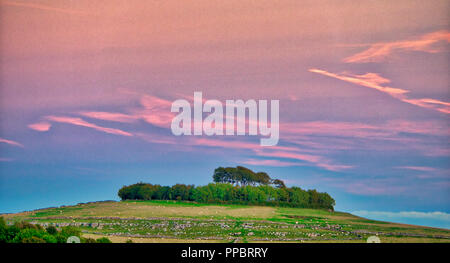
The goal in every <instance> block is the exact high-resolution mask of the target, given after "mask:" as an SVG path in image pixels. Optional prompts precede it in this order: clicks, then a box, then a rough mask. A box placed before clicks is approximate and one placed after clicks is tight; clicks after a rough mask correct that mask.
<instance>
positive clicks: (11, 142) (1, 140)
mask: <svg viewBox="0 0 450 263" xmlns="http://www.w3.org/2000/svg"><path fill="white" fill-rule="evenodd" d="M0 142H2V143H6V144H9V145H12V146H17V147H22V148H23V147H24V146H23V144H21V143H19V142H16V141H12V140H7V139H3V138H0Z"/></svg>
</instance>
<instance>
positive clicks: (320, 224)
mask: <svg viewBox="0 0 450 263" xmlns="http://www.w3.org/2000/svg"><path fill="white" fill-rule="evenodd" d="M3 217H4V218H5V219H6V220H7V222H8V223H9V224H11V223H13V222H15V221H20V220H26V221H30V222H33V223H39V224H42V225H44V226H46V225H56V226H57V227H61V226H65V225H73V226H76V227H78V228H80V229H81V230H82V232H83V233H84V235H85V236H96V237H97V236H98V237H100V236H107V237H108V238H110V239H111V240H112V241H113V242H126V241H127V240H128V239H132V240H133V242H150V243H151V242H366V239H367V237H369V236H371V235H378V236H379V237H380V239H381V241H382V242H386V243H390V242H401V243H405V242H406V243H407V242H415V243H422V242H450V230H446V229H438V228H430V227H421V226H412V225H405V224H397V223H390V222H381V221H375V220H369V219H365V218H361V217H357V216H354V215H352V214H349V213H342V212H330V211H327V210H316V209H301V208H284V207H266V206H244V205H233V204H226V205H214V204H198V203H192V202H177V201H123V202H114V201H109V202H95V203H86V204H78V205H75V206H64V207H54V208H47V209H40V210H35V211H30V212H23V213H17V214H6V215H3Z"/></svg>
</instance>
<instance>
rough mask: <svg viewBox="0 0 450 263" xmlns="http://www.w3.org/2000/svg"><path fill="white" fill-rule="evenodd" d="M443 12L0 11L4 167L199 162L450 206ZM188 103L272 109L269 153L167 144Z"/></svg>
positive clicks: (162, 4) (242, 144)
mask: <svg viewBox="0 0 450 263" xmlns="http://www.w3.org/2000/svg"><path fill="white" fill-rule="evenodd" d="M449 10H450V4H449V2H448V1H434V0H433V1H426V2H424V1H413V0H408V1H364V2H361V3H359V4H357V5H355V2H354V1H322V0H319V1H294V0H291V1H266V0H263V1H245V0H244V1H243V0H231V1H219V0H201V1H190V0H188V1H178V0H177V1H175V0H168V1H137V0H131V1H119V0H112V1H90V0H81V1H19V0H1V1H0V12H1V14H0V24H1V26H2V27H1V36H2V38H1V44H0V55H1V57H2V63H1V68H0V80H1V86H0V109H1V118H0V147H2V150H3V149H4V150H3V151H2V152H0V160H3V161H2V162H1V163H0V165H4V164H5V165H6V164H11V163H12V164H14V163H15V162H16V163H17V162H20V161H21V160H22V161H23V162H25V163H26V162H27V161H29V162H30V163H40V162H44V160H48V159H52V158H64V156H66V154H67V156H69V155H70V154H73V156H75V157H73V156H72V155H70V156H72V157H70V158H73V159H69V157H67V158H68V159H67V160H66V159H64V160H63V161H62V163H66V162H67V163H71V162H78V161H79V162H81V160H82V159H83V158H85V156H90V155H89V153H90V152H97V151H99V152H100V154H99V155H101V158H100V157H98V155H97V157H98V158H100V159H102V160H104V161H105V162H107V163H109V164H111V165H113V164H114V163H116V162H121V161H123V160H133V159H139V160H146V161H148V163H146V164H147V165H149V168H148V169H152V168H153V167H154V166H153V165H158V164H159V163H160V162H157V161H155V160H156V159H157V158H159V157H160V156H166V157H165V158H164V159H163V161H171V162H173V163H172V165H167V167H169V168H174V167H176V164H177V163H179V162H183V161H184V160H189V161H191V162H192V163H196V164H191V165H192V166H193V167H194V166H195V167H204V169H207V168H208V169H209V168H210V167H209V166H207V165H206V164H202V163H197V162H199V160H204V159H206V158H210V157H211V158H212V157H214V158H215V160H217V161H218V162H219V161H220V162H223V163H231V164H235V165H239V164H245V165H249V166H252V167H254V168H255V169H259V170H262V169H284V170H275V171H278V172H280V173H281V174H283V176H285V179H288V180H292V181H295V180H297V179H299V178H296V177H299V176H303V177H302V178H300V179H304V180H305V181H307V182H314V183H311V184H312V186H314V187H320V186H323V187H330V188H331V189H335V190H336V191H341V192H344V193H348V194H356V195H364V193H368V194H370V195H384V194H389V192H390V191H391V190H390V189H392V190H393V191H394V190H399V192H403V193H405V192H408V190H411V189H414V190H417V189H420V186H423V187H424V189H427V191H429V192H433V191H437V192H439V193H440V194H441V196H444V197H446V198H444V200H445V203H446V204H445V205H447V204H449V203H450V200H449V199H448V193H449V188H448V187H445V186H446V185H447V186H448V185H449V184H448V181H449V176H450V175H449V173H448V169H449V167H448V163H449V162H448V161H449V159H448V158H449V156H450V151H449V145H448V138H449V135H450V134H449V125H448V124H449V119H448V118H449V113H450V98H449V94H450V93H449V85H448V84H449V74H448V61H449V45H450V33H449V32H450V31H449V24H448V23H449V20H448V13H449ZM412 18H413V19H412ZM194 91H201V92H203V96H204V99H217V100H220V101H222V102H224V101H225V100H226V99H243V100H247V99H255V100H257V99H266V100H272V99H277V100H280V142H279V144H278V145H277V146H276V147H273V148H264V149H263V148H261V147H260V146H259V143H258V140H254V139H255V138H248V137H236V138H234V137H232V138H229V137H220V136H219V137H207V136H203V137H175V136H173V135H172V134H171V133H170V122H171V119H172V117H173V116H174V114H173V113H171V112H170V106H171V103H172V101H174V100H176V99H181V98H184V99H186V98H191V97H192V96H193V93H194ZM144 146H145V147H148V148H149V149H151V150H152V152H151V153H150V154H147V153H146V154H143V152H144V150H142V149H141V148H140V147H144ZM105 147H107V149H108V150H104V151H103V149H106V148H105ZM19 150H20V151H19ZM47 150H48V151H47ZM122 152H124V153H127V154H128V155H127V156H128V157H127V158H129V159H126V158H125V157H123V158H122V159H120V158H119V157H117V156H116V155H115V154H116V153H122ZM103 155H104V156H103ZM27 156H28V157H27ZM30 156H31V157H30ZM168 156H169V157H168ZM27 158H28V159H27ZM77 158H79V159H77ZM5 160H8V161H7V162H6V161H5ZM83 160H84V159H83ZM89 161H92V162H96V159H95V158H91V159H90V160H89ZM159 161H161V160H159ZM143 162H144V161H143ZM153 162H154V163H153ZM144 163H145V162H144ZM399 167H401V168H399ZM169 173H170V172H169ZM173 173H175V172H173ZM418 173H420V174H418ZM319 175H320V178H323V177H325V179H323V180H322V181H319V180H315V179H314V178H315V177H316V176H319ZM307 176H311V177H312V179H311V178H309V177H308V178H305V177H307ZM327 176H329V177H330V178H328V177H327ZM383 176H390V178H379V177H383ZM404 178H412V179H405V180H404ZM371 182H373V183H371ZM383 187H385V188H383ZM430 189H431V190H430ZM400 190H401V191H400ZM411 191H412V190H411ZM416 192H417V191H416ZM419 192H420V191H419ZM419 192H417V193H418V195H420V194H419Z"/></svg>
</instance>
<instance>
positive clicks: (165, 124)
mask: <svg viewBox="0 0 450 263" xmlns="http://www.w3.org/2000/svg"><path fill="white" fill-rule="evenodd" d="M140 104H141V107H138V108H130V109H128V111H127V113H118V112H104V111H81V112H79V114H80V115H81V116H84V117H88V118H92V119H98V120H105V121H113V122H123V123H132V122H135V121H137V120H143V121H145V122H147V123H149V124H152V125H155V126H157V127H161V128H169V127H170V122H171V121H172V119H173V117H174V116H175V115H174V113H172V112H171V111H170V107H171V105H172V102H171V101H169V100H166V99H162V98H159V97H156V96H152V95H142V96H141V98H140Z"/></svg>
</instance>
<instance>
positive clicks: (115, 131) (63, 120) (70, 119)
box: [46, 116, 133, 136]
mask: <svg viewBox="0 0 450 263" xmlns="http://www.w3.org/2000/svg"><path fill="white" fill-rule="evenodd" d="M46 119H47V120H49V121H53V122H60V123H68V124H72V125H77V126H83V127H88V128H92V129H95V130H98V131H102V132H106V133H110V134H115V135H122V136H133V134H131V133H129V132H126V131H122V130H119V129H114V128H106V127H102V126H98V125H96V124H93V123H89V122H87V121H85V120H83V119H81V118H74V117H64V116H47V117H46Z"/></svg>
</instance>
